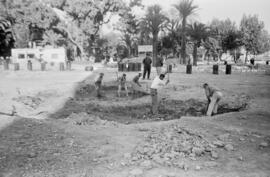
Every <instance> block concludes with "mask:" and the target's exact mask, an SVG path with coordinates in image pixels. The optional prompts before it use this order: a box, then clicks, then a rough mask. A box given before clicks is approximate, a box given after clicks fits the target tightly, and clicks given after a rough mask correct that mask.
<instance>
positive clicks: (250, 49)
mask: <svg viewBox="0 0 270 177" xmlns="http://www.w3.org/2000/svg"><path fill="white" fill-rule="evenodd" d="M263 28H264V23H263V22H262V21H260V20H259V19H258V16H256V15H253V16H251V15H249V16H246V15H244V16H243V17H242V20H241V23H240V31H241V32H242V35H243V38H242V42H243V45H244V47H245V49H246V58H245V63H246V62H247V56H248V54H253V55H256V54H258V53H259V47H260V42H259V40H260V36H261V33H262V31H263Z"/></svg>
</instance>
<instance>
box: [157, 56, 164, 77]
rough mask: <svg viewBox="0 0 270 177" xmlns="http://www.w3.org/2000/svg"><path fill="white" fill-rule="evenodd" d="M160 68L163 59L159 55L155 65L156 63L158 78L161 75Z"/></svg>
mask: <svg viewBox="0 0 270 177" xmlns="http://www.w3.org/2000/svg"><path fill="white" fill-rule="evenodd" d="M162 66H163V58H162V55H161V54H159V55H158V56H157V63H156V68H157V75H158V76H159V75H160V74H161V69H162Z"/></svg>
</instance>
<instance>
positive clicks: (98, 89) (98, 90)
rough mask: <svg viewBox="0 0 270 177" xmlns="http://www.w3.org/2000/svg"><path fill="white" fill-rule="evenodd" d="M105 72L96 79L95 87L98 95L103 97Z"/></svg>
mask: <svg viewBox="0 0 270 177" xmlns="http://www.w3.org/2000/svg"><path fill="white" fill-rule="evenodd" d="M103 76H104V73H100V74H99V75H98V77H96V79H95V88H96V92H97V97H101V84H102V79H103Z"/></svg>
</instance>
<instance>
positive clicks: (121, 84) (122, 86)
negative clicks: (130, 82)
mask: <svg viewBox="0 0 270 177" xmlns="http://www.w3.org/2000/svg"><path fill="white" fill-rule="evenodd" d="M122 89H125V91H126V96H128V89H127V78H126V74H125V73H124V74H123V75H122V77H120V78H119V79H118V96H119V97H120V96H121V91H122Z"/></svg>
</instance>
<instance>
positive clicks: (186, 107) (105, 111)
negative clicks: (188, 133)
mask: <svg viewBox="0 0 270 177" xmlns="http://www.w3.org/2000/svg"><path fill="white" fill-rule="evenodd" d="M117 89H118V88H117V86H116V85H114V84H107V85H106V86H104V87H103V91H102V95H103V96H102V97H100V98H97V97H96V93H95V87H94V86H93V85H89V84H88V85H85V86H83V87H81V88H80V89H79V90H77V92H76V93H75V96H74V98H72V99H70V100H69V101H67V103H66V104H65V106H64V107H63V108H62V109H61V110H59V111H58V112H56V113H54V114H52V115H51V117H52V118H56V119H64V118H67V117H68V116H69V115H71V114H79V113H82V112H85V113H87V114H89V115H95V116H98V117H100V118H101V119H103V120H108V121H116V122H118V123H140V122H150V121H162V120H172V119H179V118H181V117H182V116H197V117H202V116H204V115H205V113H206V107H207V102H206V101H204V100H196V99H193V98H191V99H188V100H172V99H164V100H161V101H160V104H159V113H158V114H156V115H153V114H151V98H150V95H148V94H139V95H138V94H136V95H133V94H132V92H129V97H126V96H125V93H124V92H123V94H122V96H121V97H118V96H117ZM247 106H248V102H247V99H238V100H237V101H232V102H222V103H221V104H220V105H219V108H218V113H217V114H224V113H229V112H239V111H243V110H245V109H246V108H247Z"/></svg>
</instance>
